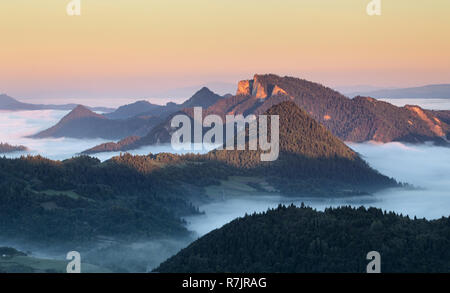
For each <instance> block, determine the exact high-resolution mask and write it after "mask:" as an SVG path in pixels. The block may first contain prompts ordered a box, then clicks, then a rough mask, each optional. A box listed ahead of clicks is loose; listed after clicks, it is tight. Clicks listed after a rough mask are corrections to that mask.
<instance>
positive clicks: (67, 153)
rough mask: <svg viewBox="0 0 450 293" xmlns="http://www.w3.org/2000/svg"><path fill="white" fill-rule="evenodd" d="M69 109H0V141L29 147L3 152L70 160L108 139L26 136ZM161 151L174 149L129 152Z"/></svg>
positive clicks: (104, 155)
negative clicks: (37, 137) (11, 110)
mask: <svg viewBox="0 0 450 293" xmlns="http://www.w3.org/2000/svg"><path fill="white" fill-rule="evenodd" d="M68 113H69V111H59V110H39V111H17V112H9V111H0V142H3V143H9V144H11V145H23V146H25V147H27V148H28V151H25V152H14V153H7V154H2V153H0V156H6V157H7V158H17V157H20V156H22V155H42V156H44V157H47V158H49V159H53V160H65V159H70V158H72V157H73V156H76V155H78V154H79V153H80V152H82V151H84V150H87V149H89V148H92V147H94V146H96V145H99V144H102V143H105V142H109V141H110V140H105V139H101V138H95V139H92V138H91V139H76V138H43V139H32V138H28V137H27V136H29V135H32V134H35V133H38V132H39V131H42V130H45V129H47V128H49V127H51V126H53V125H55V124H56V123H57V122H58V121H59V120H60V119H61V118H62V117H64V116H65V115H67V114H68ZM162 152H175V151H174V150H173V149H172V148H171V147H170V145H158V146H147V147H142V148H140V149H137V150H133V151H130V153H132V154H135V155H147V154H149V153H153V154H157V153H162ZM189 152H192V151H189V150H183V151H179V152H178V153H189ZM195 152H196V153H204V152H207V149H205V150H201V151H195ZM119 154H120V152H104V153H99V154H95V155H93V156H95V157H97V158H99V159H100V160H101V161H105V160H108V159H110V158H111V157H113V156H117V155H119Z"/></svg>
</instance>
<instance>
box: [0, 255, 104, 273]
mask: <svg viewBox="0 0 450 293" xmlns="http://www.w3.org/2000/svg"><path fill="white" fill-rule="evenodd" d="M68 262H69V261H66V260H54V259H40V258H34V257H30V256H13V257H2V256H0V271H1V272H7V273H65V272H66V267H67V264H68ZM81 272H82V273H108V272H110V271H109V270H107V269H104V268H101V267H98V266H95V265H91V264H86V263H81Z"/></svg>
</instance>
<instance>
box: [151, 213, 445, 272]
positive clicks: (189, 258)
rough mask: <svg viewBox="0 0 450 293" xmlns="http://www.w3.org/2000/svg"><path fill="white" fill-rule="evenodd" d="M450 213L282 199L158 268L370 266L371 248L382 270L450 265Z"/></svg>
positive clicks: (363, 269)
mask: <svg viewBox="0 0 450 293" xmlns="http://www.w3.org/2000/svg"><path fill="white" fill-rule="evenodd" d="M449 233H450V220H449V218H448V217H447V218H441V219H439V220H435V221H427V220H425V219H410V218H409V217H404V216H401V215H396V214H394V213H386V212H383V211H382V210H379V209H375V208H369V209H365V208H363V207H361V208H357V209H355V208H351V207H341V208H329V209H326V210H325V211H324V212H320V211H316V210H313V209H311V208H307V207H303V206H302V207H294V206H289V207H285V206H279V207H278V208H276V209H271V210H269V211H267V212H265V213H261V214H253V215H246V216H245V217H243V218H238V219H236V220H234V221H232V222H231V223H229V224H226V225H225V226H223V227H221V228H220V229H216V230H214V231H212V232H210V233H208V234H206V235H205V236H203V237H201V238H200V239H198V240H197V241H195V242H193V243H192V244H191V245H189V246H188V247H187V248H185V249H183V250H181V251H180V252H179V253H178V254H176V255H175V256H173V257H172V258H170V259H168V260H166V261H165V262H163V263H162V264H161V265H160V266H159V267H158V268H156V269H155V270H154V271H155V272H159V273H365V272H366V270H367V269H366V268H367V265H368V264H369V262H370V260H367V254H368V253H369V252H370V251H376V252H378V253H380V255H381V272H384V273H394V272H395V273H401V272H403V273H414V272H416V273H432V272H434V273H437V272H438V273H448V272H450V266H449V264H450V253H448V246H449V245H450V238H449V237H448V235H449Z"/></svg>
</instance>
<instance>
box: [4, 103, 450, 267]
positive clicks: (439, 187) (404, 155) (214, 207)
mask: <svg viewBox="0 0 450 293" xmlns="http://www.w3.org/2000/svg"><path fill="white" fill-rule="evenodd" d="M396 101H398V100H396ZM420 101H421V100H417V99H414V100H412V102H414V104H420V103H419V102H420ZM427 101H429V100H425V101H423V102H424V103H425V102H427ZM408 103H409V102H408ZM424 105H426V104H422V106H424ZM441 106H442V105H441ZM442 107H443V109H450V105H448V106H442ZM429 108H430V107H429ZM433 108H436V109H437V108H438V107H437V106H436V107H433ZM67 113H68V112H67V111H55V110H43V111H19V112H0V142H7V143H10V144H14V145H25V146H26V147H28V148H29V149H30V151H28V152H26V153H28V154H33V155H35V154H41V155H43V156H45V157H48V158H51V159H58V160H61V159H67V158H70V157H72V156H74V155H76V154H77V153H79V152H81V151H83V150H85V149H88V148H90V147H93V146H95V145H98V144H100V143H103V142H105V140H103V139H68V138H60V139H30V138H26V136H27V135H30V134H34V133H36V132H38V131H40V130H43V129H46V128H48V127H50V126H52V125H54V124H55V123H56V122H57V121H59V119H61V118H62V117H63V116H64V115H66V114H67ZM348 145H349V146H350V147H351V148H353V149H354V150H355V151H357V152H358V153H359V154H361V156H362V157H363V158H364V159H365V160H366V161H367V162H368V163H369V164H370V165H371V166H372V167H373V168H375V169H377V170H378V171H380V172H381V173H383V174H385V175H388V176H390V177H393V178H395V179H396V180H398V181H400V182H405V183H409V184H411V185H413V186H415V187H417V188H416V189H413V190H411V189H389V190H385V191H383V192H379V193H377V194H374V195H372V196H363V197H352V198H333V197H332V195H331V194H330V197H329V198H320V199H317V198H307V197H303V198H295V197H294V198H293V197H283V196H266V195H261V196H247V197H239V198H229V199H225V200H223V201H217V202H213V203H208V204H204V205H202V206H200V207H199V208H200V210H201V211H204V214H202V215H199V216H193V217H187V218H186V222H187V228H188V229H190V230H191V231H193V232H194V233H195V234H196V236H195V237H198V236H201V235H204V234H206V233H208V232H210V231H212V230H214V229H216V228H219V227H221V226H223V225H224V224H226V223H228V222H230V221H232V220H233V219H235V218H237V217H242V216H244V215H245V214H251V213H254V212H263V211H266V210H267V209H268V208H274V207H276V206H277V205H279V204H280V203H281V204H286V205H288V204H291V203H294V204H296V205H300V204H301V203H302V202H303V203H305V204H306V205H309V206H311V207H313V208H316V209H318V210H323V209H325V208H326V207H330V206H333V207H337V206H342V205H352V206H355V207H357V206H361V205H364V206H366V207H369V206H374V207H378V208H381V209H383V210H387V211H394V212H397V213H402V214H404V215H406V214H407V215H409V216H411V217H414V216H417V217H419V218H422V217H425V218H427V219H436V218H439V217H442V216H449V215H450V148H443V147H436V146H432V145H427V144H423V145H407V144H402V143H388V144H375V143H364V144H354V143H348ZM149 152H152V153H159V152H173V150H172V149H171V148H170V147H169V146H154V147H146V148H142V149H139V150H136V151H133V152H132V153H134V154H148V153H149ZM23 154H25V153H13V154H6V156H7V157H18V156H20V155H23ZM117 154H118V153H117V152H111V153H101V154H98V155H97V157H98V158H99V159H101V160H106V159H108V158H110V157H112V156H114V155H117ZM0 155H2V156H3V154H0ZM191 241H192V239H162V240H157V241H151V242H148V241H146V240H143V241H142V242H139V243H119V244H117V243H115V244H112V245H107V246H106V247H103V246H102V247H98V248H95V249H93V250H92V251H84V252H83V255H85V256H87V257H88V259H89V260H90V261H92V262H93V263H96V264H100V265H107V266H109V267H111V266H115V265H120V266H121V267H122V268H123V267H126V268H128V269H129V270H130V271H142V270H145V269H146V268H147V269H151V268H154V267H155V266H157V265H158V264H159V263H160V262H161V261H163V260H164V259H166V258H167V257H169V256H170V255H173V254H174V253H176V252H177V251H178V250H179V249H181V248H182V247H185V246H186V245H188V244H189V242H191ZM2 244H3V245H5V244H8V245H11V246H15V247H17V248H19V249H22V250H31V251H33V253H34V255H36V256H40V257H44V256H48V257H50V258H58V259H63V256H62V255H61V254H60V251H58V252H52V250H49V249H48V248H47V249H42V248H36V247H34V246H32V245H29V244H26V243H10V242H9V241H6V240H5V239H0V246H2Z"/></svg>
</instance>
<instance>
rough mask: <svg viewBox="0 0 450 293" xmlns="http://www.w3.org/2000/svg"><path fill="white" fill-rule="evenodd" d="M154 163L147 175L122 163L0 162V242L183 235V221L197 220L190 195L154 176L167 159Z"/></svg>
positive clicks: (170, 181) (33, 159)
mask: <svg viewBox="0 0 450 293" xmlns="http://www.w3.org/2000/svg"><path fill="white" fill-rule="evenodd" d="M158 158H159V159H158ZM162 158H163V157H162ZM152 162H153V165H154V166H155V168H154V170H153V171H154V172H152V173H151V174H150V173H149V172H140V170H139V169H138V168H137V166H136V168H135V167H133V166H131V165H130V164H128V165H127V164H124V163H122V162H121V161H120V159H119V158H118V159H117V160H111V161H108V162H106V163H103V164H102V163H100V161H99V160H97V159H93V158H89V157H78V158H74V159H70V160H66V161H63V162H60V161H51V160H47V159H45V158H42V157H23V158H20V159H4V158H3V159H0V179H1V180H0V236H2V237H9V238H13V239H14V238H24V239H29V240H37V241H39V242H46V241H52V242H53V243H57V242H67V241H74V242H77V241H80V242H83V241H91V240H94V239H95V237H96V236H99V235H106V236H108V235H109V236H112V237H148V238H152V237H158V236H161V235H186V234H187V230H186V229H185V228H184V226H183V223H182V221H181V220H180V216H182V215H189V214H194V213H196V209H195V208H194V207H193V206H192V205H191V204H190V201H189V200H190V199H192V198H193V195H191V194H189V192H188V191H187V190H186V186H184V187H183V186H182V184H181V183H180V184H175V182H176V179H175V178H170V176H167V175H164V174H162V173H161V172H158V170H159V169H161V168H160V167H161V166H162V165H164V164H165V160H164V159H161V157H158V156H156V157H154V160H153V161H152ZM161 170H165V168H162V169H161ZM195 196H200V195H198V194H196V195H195Z"/></svg>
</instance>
